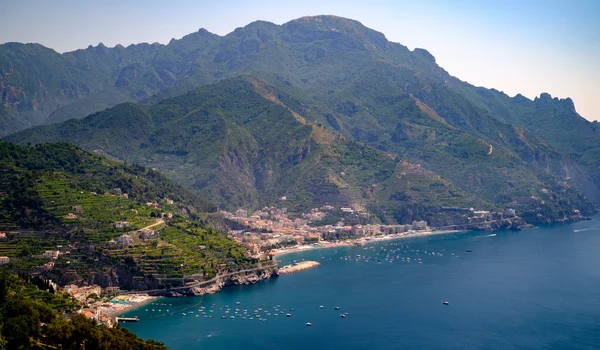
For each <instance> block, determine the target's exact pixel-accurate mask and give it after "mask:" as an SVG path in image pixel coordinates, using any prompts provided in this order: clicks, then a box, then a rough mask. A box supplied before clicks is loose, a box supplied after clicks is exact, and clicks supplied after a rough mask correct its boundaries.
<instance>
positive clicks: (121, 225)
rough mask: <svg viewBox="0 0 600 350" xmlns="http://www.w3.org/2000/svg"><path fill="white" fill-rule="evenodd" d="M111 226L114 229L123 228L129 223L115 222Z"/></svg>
mask: <svg viewBox="0 0 600 350" xmlns="http://www.w3.org/2000/svg"><path fill="white" fill-rule="evenodd" d="M113 226H114V227H115V228H124V227H127V226H129V222H127V221H117V222H115V223H114V224H113Z"/></svg>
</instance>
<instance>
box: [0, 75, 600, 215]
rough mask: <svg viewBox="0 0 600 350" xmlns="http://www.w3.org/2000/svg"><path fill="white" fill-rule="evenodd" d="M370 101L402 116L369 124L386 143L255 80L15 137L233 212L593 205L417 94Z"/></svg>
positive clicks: (504, 129) (544, 155)
mask: <svg viewBox="0 0 600 350" xmlns="http://www.w3.org/2000/svg"><path fill="white" fill-rule="evenodd" d="M363 81H364V80H363ZM371 98H375V99H382V101H384V100H386V99H388V101H390V102H389V103H388V104H385V103H381V102H380V103H378V104H377V103H375V102H372V103H373V105H372V108H373V110H374V111H375V112H378V111H379V110H381V111H382V112H381V115H382V116H383V115H386V114H385V109H388V110H389V111H393V112H389V111H388V113H387V115H395V116H396V117H394V119H393V120H390V121H386V120H383V119H380V120H382V121H381V123H382V124H383V123H384V122H387V123H386V124H383V125H382V126H379V125H376V124H374V123H371V124H367V125H366V126H367V127H377V128H379V130H378V131H377V132H378V133H379V135H381V137H378V138H377V139H375V140H371V144H372V145H374V146H376V147H373V146H370V145H369V144H368V143H365V142H357V141H355V140H354V139H353V138H352V137H349V136H344V135H342V134H340V133H339V132H336V131H330V130H328V129H327V128H325V127H324V126H323V125H322V124H320V123H316V124H315V123H310V122H309V121H308V120H309V119H310V117H308V115H310V114H308V115H306V114H300V113H302V112H304V111H305V107H303V106H304V104H303V103H301V102H299V101H297V100H295V96H294V95H290V94H287V93H285V92H280V91H278V90H277V89H275V88H274V87H273V86H272V85H269V84H267V83H265V82H264V81H262V80H259V79H257V78H254V77H248V76H246V77H239V78H233V79H227V80H223V81H221V82H218V83H215V84H211V85H207V86H204V87H201V88H199V89H196V90H193V91H191V92H188V93H186V94H183V95H180V96H177V97H175V98H171V99H165V100H162V101H160V102H158V103H155V104H151V105H137V104H132V103H125V104H121V105H118V106H116V107H114V108H111V109H107V110H104V111H102V112H99V113H96V114H93V115H90V116H88V117H87V118H84V119H82V120H71V121H68V122H65V123H62V124H56V125H49V126H42V127H36V128H32V129H29V130H26V131H23V132H21V133H18V134H15V135H12V136H10V137H8V138H7V139H8V140H11V141H19V142H21V143H40V142H54V141H57V140H63V141H68V142H72V143H75V144H78V145H80V146H82V147H84V148H87V149H90V150H94V151H95V152H101V153H105V154H107V155H109V156H111V157H117V158H120V159H124V160H127V161H128V162H133V163H139V164H144V165H146V166H149V167H153V168H157V169H160V170H161V171H163V172H164V173H165V174H166V175H167V176H169V177H171V178H173V179H175V180H177V181H178V182H180V183H182V184H185V185H187V186H188V187H190V188H192V189H195V190H197V191H199V192H200V193H202V194H203V195H205V196H207V197H209V198H212V199H213V200H215V201H217V202H218V203H219V205H221V206H222V207H223V208H226V209H229V210H234V209H236V208H238V207H240V206H242V207H254V208H258V207H262V206H265V205H277V206H287V207H289V208H290V209H291V210H296V211H298V210H307V209H310V208H312V207H314V206H318V205H323V204H334V205H340V206H348V205H353V206H360V207H363V208H368V209H370V210H371V211H373V212H376V213H378V216H379V217H380V219H382V220H384V221H401V222H406V221H412V220H414V219H419V218H428V217H429V218H430V215H431V213H435V212H437V211H439V208H440V207H442V206H447V207H471V206H475V207H484V208H488V207H497V208H505V207H507V206H513V207H516V208H519V209H521V211H523V212H524V211H527V210H530V209H535V208H538V206H541V207H543V208H546V207H547V209H545V210H544V211H545V214H546V215H547V216H549V217H552V218H553V219H554V218H558V217H564V216H568V213H569V211H568V210H573V209H579V210H581V211H585V212H592V211H593V210H594V206H593V204H591V203H590V202H589V201H588V200H586V199H585V198H584V197H583V196H581V195H580V194H579V193H578V192H577V191H576V190H574V189H572V188H571V187H570V186H569V185H567V184H564V183H562V182H561V181H559V180H558V179H556V178H554V177H553V176H552V175H550V174H549V173H548V172H540V171H536V168H534V167H532V166H531V165H530V164H528V163H527V162H526V161H524V160H523V159H522V158H520V157H519V154H518V153H516V152H515V149H516V148H518V147H515V146H513V145H512V144H511V143H506V142H505V143H504V144H508V145H510V147H503V144H495V145H493V144H492V143H490V142H489V141H486V139H489V137H491V136H493V135H494V134H493V133H491V132H489V133H488V137H486V139H483V138H477V137H475V136H473V135H470V134H468V133H465V132H463V131H461V130H459V129H458V128H456V127H454V126H452V125H450V124H449V123H448V122H446V121H445V119H443V118H442V117H440V116H439V115H437V114H436V113H435V112H434V111H432V110H431V109H429V108H428V107H427V106H425V105H424V104H423V103H422V102H420V101H419V100H418V99H416V98H414V97H411V96H401V95H399V96H393V97H392V96H387V95H386V94H385V93H384V92H383V91H382V92H380V93H378V94H365V96H364V97H363V98H362V100H361V101H362V102H363V103H364V104H365V105H368V104H369V103H371V100H370V99H371ZM377 108H380V109H379V110H378V109H377ZM297 111H300V113H299V112H297ZM390 119H391V118H390ZM394 124H397V125H394ZM490 125H492V126H494V127H495V129H494V130H493V131H494V132H495V134H498V135H500V134H502V137H504V138H506V139H508V138H509V137H513V138H517V139H518V137H521V139H522V140H521V145H520V146H519V147H520V148H519V150H520V151H521V153H522V154H526V153H527V152H537V157H538V160H537V161H539V162H540V164H544V166H546V167H549V166H554V165H556V166H558V164H559V163H560V162H562V161H564V159H562V158H561V157H562V156H561V155H559V154H556V153H555V152H554V151H553V150H552V149H551V148H549V147H547V146H544V145H541V144H538V143H536V142H537V141H535V139H533V141H529V140H527V139H526V138H525V136H524V135H523V134H517V133H518V130H517V131H516V129H514V128H512V127H510V126H508V125H506V124H501V123H500V122H497V121H494V122H493V123H490ZM384 128H387V129H388V130H390V131H391V132H388V133H387V134H386V132H385V131H384ZM374 134H375V133H374ZM490 135H491V136H490ZM494 146H495V147H494ZM378 148H379V149H378ZM382 149H383V150H382ZM384 150H385V152H384ZM389 151H393V152H394V153H390V152H389ZM553 157H556V159H554V158H553ZM412 160H416V161H421V162H422V163H423V164H426V165H428V166H429V165H431V166H432V167H433V168H428V166H424V167H421V164H420V163H416V162H413V161H412ZM555 163H556V164H555ZM434 168H435V169H439V170H438V174H436V173H435V172H433V171H431V170H432V169H434ZM283 197H285V201H284V200H282V198H283ZM542 202H543V203H542ZM559 202H560V203H561V204H560V205H559V204H558V203H559ZM428 208H429V209H428ZM435 208H437V209H435ZM567 208H570V209H567ZM419 209H420V210H419ZM565 209H567V211H566V212H565ZM541 210H542V209H540V211H541ZM419 211H420V212H421V213H420V214H419ZM425 213H427V214H425Z"/></svg>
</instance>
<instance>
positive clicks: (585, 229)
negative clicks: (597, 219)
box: [573, 228, 588, 232]
mask: <svg viewBox="0 0 600 350" xmlns="http://www.w3.org/2000/svg"><path fill="white" fill-rule="evenodd" d="M587 230H588V229H587V228H582V229H579V230H573V232H581V231H587Z"/></svg>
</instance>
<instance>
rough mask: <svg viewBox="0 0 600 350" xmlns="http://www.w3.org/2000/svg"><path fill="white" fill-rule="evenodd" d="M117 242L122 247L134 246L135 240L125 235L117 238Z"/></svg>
mask: <svg viewBox="0 0 600 350" xmlns="http://www.w3.org/2000/svg"><path fill="white" fill-rule="evenodd" d="M115 242H116V243H117V244H121V245H130V244H133V238H132V237H131V236H130V235H128V234H124V235H122V236H119V237H117V238H115Z"/></svg>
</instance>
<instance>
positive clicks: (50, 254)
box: [42, 250, 60, 260]
mask: <svg viewBox="0 0 600 350" xmlns="http://www.w3.org/2000/svg"><path fill="white" fill-rule="evenodd" d="M59 253H60V252H59V251H58V250H46V251H45V252H44V254H42V255H43V256H44V258H48V259H52V260H56V259H58V254H59Z"/></svg>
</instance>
